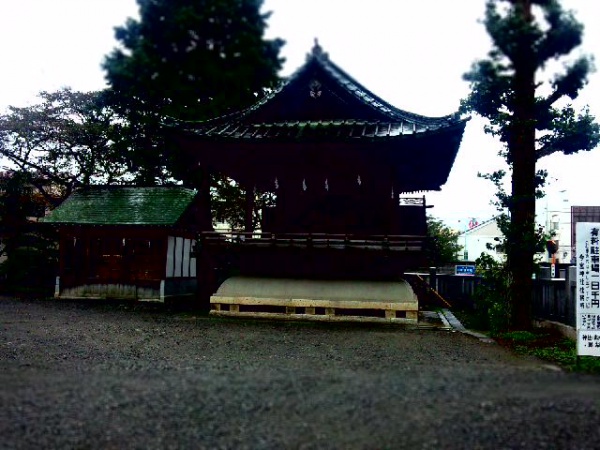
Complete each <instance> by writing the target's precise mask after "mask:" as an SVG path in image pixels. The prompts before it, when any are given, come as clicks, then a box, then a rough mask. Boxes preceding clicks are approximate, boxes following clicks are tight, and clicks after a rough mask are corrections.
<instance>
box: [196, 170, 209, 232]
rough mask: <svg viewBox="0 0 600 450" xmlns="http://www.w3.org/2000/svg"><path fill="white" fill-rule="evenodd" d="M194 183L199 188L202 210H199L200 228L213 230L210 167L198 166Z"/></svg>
mask: <svg viewBox="0 0 600 450" xmlns="http://www.w3.org/2000/svg"><path fill="white" fill-rule="evenodd" d="M194 184H195V187H196V188H197V189H198V197H199V199H200V205H199V208H200V210H199V211H198V217H197V220H198V221H199V224H200V230H202V231H211V230H212V229H213V227H212V211H211V201H210V172H209V171H208V169H206V168H204V167H201V166H199V167H198V170H197V172H196V179H195V182H194Z"/></svg>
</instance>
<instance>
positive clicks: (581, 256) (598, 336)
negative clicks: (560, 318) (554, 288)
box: [575, 222, 600, 356]
mask: <svg viewBox="0 0 600 450" xmlns="http://www.w3.org/2000/svg"><path fill="white" fill-rule="evenodd" d="M576 233H577V247H576V255H577V295H576V309H575V311H576V316H577V354H578V355H591V356H600V241H599V239H600V223H590V222H580V223H578V224H577V230H576Z"/></svg>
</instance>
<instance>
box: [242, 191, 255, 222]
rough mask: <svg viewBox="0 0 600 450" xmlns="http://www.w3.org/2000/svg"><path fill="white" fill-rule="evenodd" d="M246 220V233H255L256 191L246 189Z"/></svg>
mask: <svg viewBox="0 0 600 450" xmlns="http://www.w3.org/2000/svg"><path fill="white" fill-rule="evenodd" d="M245 213H246V214H245V218H244V231H246V232H247V233H251V232H252V231H254V220H253V219H254V189H253V188H252V187H246V208H245Z"/></svg>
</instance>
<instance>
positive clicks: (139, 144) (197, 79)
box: [103, 0, 283, 184]
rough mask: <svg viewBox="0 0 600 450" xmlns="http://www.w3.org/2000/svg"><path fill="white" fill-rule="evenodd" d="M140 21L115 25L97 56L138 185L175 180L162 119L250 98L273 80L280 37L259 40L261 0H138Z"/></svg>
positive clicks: (199, 116) (173, 155)
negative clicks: (111, 42) (111, 45)
mask: <svg viewBox="0 0 600 450" xmlns="http://www.w3.org/2000/svg"><path fill="white" fill-rule="evenodd" d="M137 2H138V5H139V12H140V19H139V20H134V19H131V18H130V19H128V20H127V22H126V23H125V25H124V26H121V27H118V28H116V32H115V36H116V39H117V40H118V41H119V43H120V44H121V46H120V47H119V48H116V49H114V50H113V52H112V53H111V54H109V55H108V56H107V57H106V59H105V61H104V65H103V66H104V69H105V71H106V78H107V80H108V82H109V84H110V86H111V89H110V90H109V92H108V100H109V102H110V103H111V104H112V105H113V107H115V108H116V109H117V111H118V112H119V113H120V114H122V115H123V117H125V118H126V119H127V122H128V124H129V126H130V130H129V131H130V132H129V133H128V134H127V135H126V136H125V139H124V140H123V141H122V142H121V144H122V145H123V147H124V148H127V149H133V161H134V165H135V167H134V169H137V170H138V171H139V173H140V176H139V179H138V182H140V183H142V184H154V183H156V182H161V181H165V179H167V178H168V177H169V176H175V177H176V178H179V179H181V178H182V177H184V176H187V175H186V174H185V173H182V172H179V171H178V170H179V169H182V168H183V167H184V166H185V164H183V165H182V164H181V161H180V160H179V159H178V155H177V152H176V149H172V148H167V144H166V142H165V141H164V140H163V139H162V137H161V127H160V123H161V122H162V121H163V120H164V119H165V118H169V117H170V118H175V119H179V120H203V119H208V118H212V117H216V116H219V115H222V114H225V113H227V112H230V111H234V110H239V109H242V108H244V107H247V106H249V105H251V104H252V103H254V102H256V101H257V98H259V97H261V96H262V95H264V93H265V90H266V89H269V88H272V87H274V86H275V85H276V84H277V82H278V76H277V73H278V71H279V69H280V68H281V65H282V63H283V59H282V58H280V57H279V51H280V48H281V47H282V45H283V41H282V40H280V39H274V40H268V39H265V38H264V32H265V29H266V27H267V19H268V18H269V16H270V13H262V12H261V11H260V9H261V6H262V3H263V2H262V0H137Z"/></svg>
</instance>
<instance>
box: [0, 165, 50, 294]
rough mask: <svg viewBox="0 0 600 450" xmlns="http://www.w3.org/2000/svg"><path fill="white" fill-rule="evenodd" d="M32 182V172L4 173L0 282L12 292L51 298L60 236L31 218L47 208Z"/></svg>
mask: <svg viewBox="0 0 600 450" xmlns="http://www.w3.org/2000/svg"><path fill="white" fill-rule="evenodd" d="M31 181H32V177H31V174H30V173H28V172H19V171H17V172H15V171H13V172H4V173H2V174H0V233H1V235H2V245H0V256H1V257H2V262H0V279H1V280H2V282H3V283H2V284H3V286H2V287H3V288H5V289H7V290H9V291H10V292H17V291H18V292H20V293H22V292H29V293H37V294H44V295H48V294H49V293H50V292H51V290H52V288H53V282H54V276H53V275H54V273H55V272H54V269H55V268H56V265H57V256H58V255H57V250H56V245H55V238H56V237H55V236H54V231H53V230H52V229H48V228H43V227H41V226H40V224H38V223H37V222H35V221H32V220H31V219H30V218H32V217H33V218H35V217H41V216H43V213H44V210H45V206H46V202H45V200H44V198H43V197H42V196H41V194H39V192H37V191H36V189H35V188H34V187H33V185H32V184H31Z"/></svg>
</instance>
